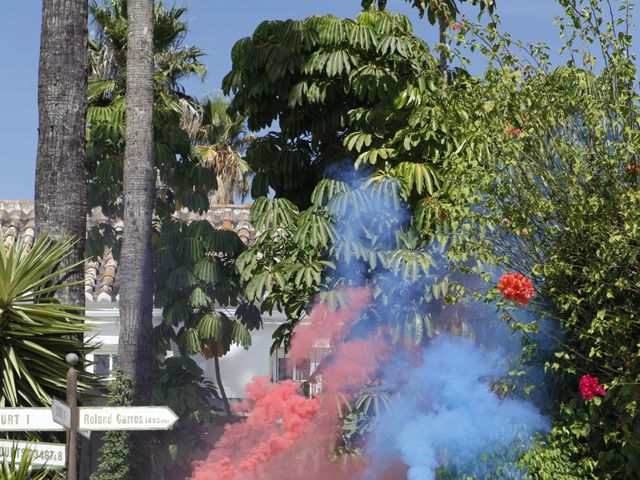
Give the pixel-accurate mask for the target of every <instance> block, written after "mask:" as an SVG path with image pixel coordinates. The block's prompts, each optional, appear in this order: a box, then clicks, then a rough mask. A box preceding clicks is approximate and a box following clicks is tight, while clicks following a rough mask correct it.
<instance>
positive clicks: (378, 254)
mask: <svg viewBox="0 0 640 480" xmlns="http://www.w3.org/2000/svg"><path fill="white" fill-rule="evenodd" d="M232 58H233V61H234V62H233V69H232V71H231V72H230V73H229V74H228V75H227V77H226V78H225V82H224V87H225V88H226V89H227V91H228V92H230V93H233V94H234V98H233V100H232V104H231V105H232V108H235V109H237V110H238V112H240V113H241V114H243V115H247V122H248V126H249V128H250V129H253V130H258V129H260V128H263V127H264V126H266V125H269V124H271V123H273V122H274V120H278V122H279V126H280V131H275V132H270V133H269V134H267V135H266V136H264V137H262V138H259V139H257V140H255V141H254V142H252V144H251V145H250V146H249V148H248V149H247V162H248V163H249V165H250V166H251V167H252V169H253V170H254V171H255V172H256V174H255V177H254V179H253V183H252V195H253V196H254V197H259V198H257V200H256V202H255V203H254V206H253V208H252V213H251V215H252V222H253V223H254V225H255V227H256V228H257V229H258V230H259V231H262V232H263V234H262V235H261V236H260V237H259V238H258V240H257V242H256V244H255V245H254V246H253V247H252V248H250V249H249V251H247V252H246V253H243V254H242V255H241V256H240V258H239V259H238V266H239V268H240V269H241V272H242V276H243V280H244V281H245V282H247V285H246V288H247V296H248V298H249V299H250V300H256V299H262V300H264V301H263V303H262V309H263V310H264V311H268V310H271V309H273V308H280V309H282V310H283V311H284V312H285V313H286V314H287V317H288V318H289V319H290V321H289V322H287V323H285V324H284V325H283V326H282V327H281V328H280V329H279V330H278V331H277V332H276V343H275V344H274V347H275V346H277V345H279V344H280V343H281V342H284V344H285V346H286V345H287V342H288V339H289V337H290V335H291V334H292V331H293V328H294V326H295V324H296V323H297V322H298V321H299V319H300V318H301V316H304V314H305V312H306V309H307V308H308V306H309V303H310V302H311V301H313V299H314V298H316V295H317V294H318V293H319V292H320V291H324V292H332V291H333V292H334V293H327V295H328V296H327V297H326V298H327V299H328V300H331V299H333V300H331V301H338V302H339V301H340V300H339V295H338V297H336V292H335V291H334V288H335V287H336V286H339V285H344V284H349V283H353V282H355V283H358V282H364V283H365V284H368V282H369V281H370V280H371V279H381V278H383V277H385V278H386V279H385V281H384V282H382V281H381V282H379V283H375V282H377V280H376V281H374V283H372V284H371V285H370V286H371V287H372V289H373V291H374V292H375V298H376V300H377V301H379V302H380V303H379V304H376V308H377V311H378V315H374V313H373V312H374V311H375V310H376V308H374V309H372V312H371V313H372V316H371V321H372V322H374V323H375V322H376V320H374V319H375V318H378V319H379V320H381V321H384V319H386V318H387V316H385V315H382V314H380V312H382V311H383V310H384V309H385V308H388V306H389V305H390V304H393V302H394V301H397V302H405V304H409V305H411V308H399V309H398V311H401V312H403V313H404V314H405V315H404V316H401V319H400V320H399V323H398V324H394V325H391V327H392V330H393V331H394V332H395V333H394V335H395V337H396V338H407V339H410V340H409V341H410V342H413V343H414V344H415V343H420V342H423V341H426V339H428V338H429V336H430V335H432V334H433V333H434V332H435V331H436V330H437V328H444V327H442V326H440V327H436V326H434V324H433V323H432V322H431V318H429V314H428V310H427V308H426V305H427V303H428V302H431V301H435V302H436V303H438V304H440V305H441V304H442V300H443V299H447V300H449V301H450V300H451V299H452V297H451V295H453V294H455V291H454V290H453V289H452V288H450V287H455V284H453V283H452V282H451V283H450V282H449V281H448V280H447V279H446V278H445V277H444V276H441V275H440V273H438V270H436V269H434V262H433V258H432V255H431V254H429V253H427V248H426V247H428V246H429V245H430V244H429V241H430V240H431V239H432V238H434V236H437V235H439V234H443V235H442V236H441V239H444V238H445V235H444V234H445V233H446V232H447V230H448V229H449V228H450V226H451V225H450V221H449V217H450V214H451V209H452V205H451V204H450V202H449V198H448V195H449V193H448V191H449V188H450V187H451V185H449V184H443V183H442V182H441V181H440V177H441V175H442V169H443V168H444V167H446V165H447V162H448V161H449V160H450V158H452V157H453V156H455V155H469V156H470V157H471V156H473V155H475V154H476V153H477V152H475V151H474V149H471V148H469V149H465V150H464V151H463V149H462V148H461V146H462V145H464V144H465V141H466V139H467V138H469V135H470V132H469V129H468V128H467V127H466V122H467V120H468V118H469V117H468V113H467V109H468V108H472V107H473V108H475V106H474V105H473V104H472V103H470V102H466V101H465V100H464V94H465V93H466V91H467V90H468V89H470V88H471V85H470V82H469V81H468V77H466V76H465V75H460V76H458V77H457V78H456V79H455V80H456V81H455V84H454V85H453V86H451V87H447V85H446V83H445V81H444V78H443V77H442V75H441V74H440V72H439V64H438V60H437V59H436V58H434V56H433V55H432V54H431V53H430V50H429V48H428V46H427V45H426V44H425V43H424V42H423V41H421V40H420V39H418V38H416V37H415V36H413V35H412V34H411V25H410V23H409V21H408V20H407V19H406V18H405V17H403V16H401V15H396V14H392V13H390V12H387V11H375V10H373V11H365V12H363V13H361V14H360V15H359V16H358V18H357V19H356V20H349V19H347V20H340V19H337V18H335V17H332V16H326V17H311V18H308V19H306V20H301V21H286V22H264V23H263V24H261V25H260V26H259V27H258V29H257V30H256V32H255V33H254V35H253V36H252V37H250V38H246V39H243V40H240V41H239V42H238V43H237V44H236V46H235V47H234V50H233V54H232ZM274 59H278V61H274ZM418 107H422V108H421V109H420V115H416V114H415V112H416V110H417V109H418ZM471 133H472V132H471ZM269 188H270V189H272V190H273V191H274V192H275V198H267V197H266V196H265V195H266V194H267V191H268V189H269ZM406 211H408V212H409V216H406V214H405V213H403V212H406ZM398 219H404V220H398ZM343 225H349V227H348V228H347V230H348V231H346V232H345V231H344V229H345V227H343ZM395 230H397V232H395ZM434 252H435V250H434ZM345 264H347V265H348V264H350V265H353V266H354V271H358V272H361V277H360V278H358V279H356V278H349V275H347V274H346V272H344V268H342V269H341V268H339V265H345ZM356 266H357V267H356ZM380 271H386V272H387V274H386V275H382V276H381V275H374V272H375V273H377V272H380ZM434 275H435V276H434ZM412 283H417V284H420V285H423V287H424V288H422V287H420V288H413V289H412V287H411V284H412ZM410 292H411V293H410ZM390 302H391V303H390ZM441 306H442V305H441ZM389 317H390V318H391V317H393V318H397V317H396V316H389ZM459 327H460V326H459V325H457V326H456V325H452V326H451V328H459ZM447 328H449V327H447Z"/></svg>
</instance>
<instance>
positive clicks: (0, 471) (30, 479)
mask: <svg viewBox="0 0 640 480" xmlns="http://www.w3.org/2000/svg"><path fill="white" fill-rule="evenodd" d="M33 455H34V454H33V452H32V451H31V450H30V449H29V448H26V449H25V450H24V452H23V453H22V456H21V457H18V449H17V448H14V449H12V450H11V455H9V456H6V457H2V458H1V459H0V480H45V479H46V478H48V477H47V476H48V471H47V470H38V471H34V470H32V469H31V464H32V463H33Z"/></svg>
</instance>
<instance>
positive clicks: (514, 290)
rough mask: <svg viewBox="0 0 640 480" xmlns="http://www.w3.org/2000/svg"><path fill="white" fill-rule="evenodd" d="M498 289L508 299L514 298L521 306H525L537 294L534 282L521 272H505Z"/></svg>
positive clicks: (499, 281)
mask: <svg viewBox="0 0 640 480" xmlns="http://www.w3.org/2000/svg"><path fill="white" fill-rule="evenodd" d="M498 290H500V292H501V293H502V295H504V298H505V299H507V300H513V301H514V302H516V303H517V304H518V305H520V306H524V305H526V304H527V303H529V301H530V300H531V299H532V298H533V297H535V296H536V291H535V290H534V289H533V284H532V283H531V280H529V279H528V278H527V277H525V276H524V275H521V274H519V273H505V274H504V275H503V276H501V277H500V279H499V280H498Z"/></svg>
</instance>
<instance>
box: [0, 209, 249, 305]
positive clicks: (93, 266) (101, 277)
mask: <svg viewBox="0 0 640 480" xmlns="http://www.w3.org/2000/svg"><path fill="white" fill-rule="evenodd" d="M249 208H250V206H249V205H212V206H211V209H210V210H209V211H208V212H206V213H204V214H202V215H199V214H195V213H191V212H187V211H182V212H178V213H176V215H175V216H176V218H179V219H181V220H183V221H186V222H190V221H193V220H202V219H204V220H208V221H209V222H210V223H211V224H212V225H213V226H214V227H215V228H224V229H228V230H234V231H235V232H236V233H237V234H238V236H239V237H240V238H241V240H242V241H243V242H244V243H245V244H247V245H251V244H252V243H253V242H254V241H255V237H256V235H255V230H254V229H253V227H252V226H251V224H250V223H249ZM100 225H103V226H105V227H106V226H111V227H112V228H113V229H114V230H115V231H116V235H117V236H122V234H123V232H124V225H123V222H122V220H113V219H109V218H108V217H106V216H105V215H104V214H103V213H102V210H101V209H100V208H96V209H94V210H93V211H92V212H91V215H90V216H89V217H88V218H87V228H91V227H94V226H98V227H100ZM154 227H156V228H157V227H159V224H158V222H154ZM100 228H102V227H100ZM0 230H1V231H2V234H3V242H4V247H5V248H6V247H9V246H10V245H12V244H13V243H15V242H26V243H27V244H28V245H33V240H34V236H35V223H34V206H33V202H32V201H30V200H0ZM117 272H118V262H117V261H116V260H115V259H114V258H113V253H112V252H111V249H110V248H108V247H105V249H104V252H103V253H102V255H100V256H98V257H96V258H94V259H92V260H88V261H87V262H86V263H85V268H84V273H85V278H84V289H85V295H86V298H87V300H88V301H108V302H113V301H115V300H117V296H118V287H119V283H118V278H117Z"/></svg>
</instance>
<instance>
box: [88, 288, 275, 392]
mask: <svg viewBox="0 0 640 480" xmlns="http://www.w3.org/2000/svg"><path fill="white" fill-rule="evenodd" d="M225 312H226V313H227V314H229V313H231V314H233V311H231V312H228V311H226V310H225ZM86 313H87V316H88V317H89V318H91V319H92V327H91V332H90V333H89V337H90V338H92V341H94V342H96V343H97V344H99V345H100V346H99V348H98V349H97V350H96V351H95V352H93V353H92V354H89V355H88V356H87V359H88V360H89V361H91V362H97V363H96V365H94V366H91V367H90V370H91V371H95V373H99V374H107V373H108V372H109V371H111V370H112V369H113V367H114V366H115V364H116V362H117V354H118V333H119V330H120V321H119V311H118V305H117V303H114V302H107V301H97V302H94V301H87V312H86ZM285 320H286V318H285V316H284V315H283V314H281V313H279V312H274V314H273V315H264V316H263V328H261V329H260V330H255V331H253V332H251V347H249V349H248V350H245V349H244V348H242V347H238V346H236V345H234V346H232V347H231V350H230V351H229V353H227V354H226V355H225V356H224V357H222V358H221V359H220V373H221V376H222V384H223V386H224V389H225V392H226V394H227V397H229V398H235V399H240V398H243V397H244V395H243V390H244V386H245V385H246V384H247V383H249V382H250V381H251V379H252V378H253V377H255V376H269V377H271V378H272V380H274V381H277V380H279V379H278V378H277V372H275V371H274V368H277V356H274V357H272V356H271V355H270V353H269V351H270V349H271V344H272V343H273V338H272V335H273V332H274V331H275V330H276V328H278V326H280V325H281V324H282V323H283V322H284V321H285ZM161 321H162V309H158V308H156V309H154V310H153V323H154V325H157V324H159V323H160V322H161ZM168 354H169V355H171V352H168ZM281 356H282V354H281ZM194 360H195V361H196V362H197V363H198V365H199V366H200V368H202V370H203V371H204V375H205V377H206V378H207V379H209V380H211V381H212V382H213V383H214V384H216V381H215V373H214V363H213V360H207V359H205V358H204V357H202V356H199V355H198V356H196V357H194ZM274 365H275V367H274Z"/></svg>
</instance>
